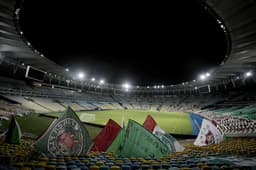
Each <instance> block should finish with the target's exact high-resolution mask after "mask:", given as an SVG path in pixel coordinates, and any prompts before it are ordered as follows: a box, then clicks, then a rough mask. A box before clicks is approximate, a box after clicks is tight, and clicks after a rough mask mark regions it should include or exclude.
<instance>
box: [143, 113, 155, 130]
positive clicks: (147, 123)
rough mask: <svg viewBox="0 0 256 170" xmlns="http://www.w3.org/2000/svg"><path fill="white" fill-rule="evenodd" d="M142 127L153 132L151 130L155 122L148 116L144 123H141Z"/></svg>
mask: <svg viewBox="0 0 256 170" xmlns="http://www.w3.org/2000/svg"><path fill="white" fill-rule="evenodd" d="M143 126H144V128H145V129H147V130H149V131H150V132H153V129H154V128H155V126H156V121H155V120H154V119H153V118H152V117H151V116H150V115H148V116H147V118H146V120H145V122H144V123H143Z"/></svg>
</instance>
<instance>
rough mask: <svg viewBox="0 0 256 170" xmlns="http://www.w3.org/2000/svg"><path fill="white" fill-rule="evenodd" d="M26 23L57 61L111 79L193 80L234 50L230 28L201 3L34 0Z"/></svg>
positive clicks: (26, 31)
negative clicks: (226, 33) (221, 25)
mask: <svg viewBox="0 0 256 170" xmlns="http://www.w3.org/2000/svg"><path fill="white" fill-rule="evenodd" d="M21 26H22V29H23V32H24V35H25V36H26V37H27V39H28V40H29V41H30V42H31V44H32V45H33V47H35V48H36V49H37V50H39V51H40V52H41V53H43V54H44V55H45V56H46V57H48V58H49V59H51V60H53V61H55V62H56V63H58V64H60V65H63V66H64V67H68V68H69V69H70V70H71V71H73V72H77V71H79V70H83V71H84V72H85V73H86V75H87V77H88V78H90V77H95V78H98V79H99V78H105V80H106V81H107V82H109V83H122V82H123V81H129V82H131V83H132V84H134V85H138V84H139V85H153V84H165V85H167V84H177V83H181V82H183V81H191V80H193V79H196V78H197V76H198V74H199V73H200V72H205V71H208V69H210V68H213V67H215V66H217V65H219V64H220V63H221V61H222V59H223V57H224V55H225V52H226V42H225V39H224V34H223V32H222V31H221V29H220V28H218V26H217V22H216V21H215V20H214V19H213V17H212V16H210V15H208V14H207V13H206V11H205V10H204V9H203V8H202V7H201V6H200V5H199V4H197V3H196V1H195V0H183V1H178V2H177V1H175V2H172V1H167V2H156V1H152V2H148V1H143V2H139V3H138V2H136V1H122V2H119V1H116V2H109V1H107V2H105V1H104V2H99V1H96V2H93V3H92V2H88V1H85V2H84V1H60V0H37V1H35V0H26V1H25V3H24V8H23V10H22V13H21Z"/></svg>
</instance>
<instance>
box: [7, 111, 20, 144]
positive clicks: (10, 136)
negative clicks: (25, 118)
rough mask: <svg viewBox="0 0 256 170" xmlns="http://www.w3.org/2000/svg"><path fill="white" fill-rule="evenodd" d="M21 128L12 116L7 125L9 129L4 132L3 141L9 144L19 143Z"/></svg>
mask: <svg viewBox="0 0 256 170" xmlns="http://www.w3.org/2000/svg"><path fill="white" fill-rule="evenodd" d="M21 136H22V134H21V129H20V126H19V124H18V122H17V121H16V119H15V117H14V116H12V120H11V123H10V126H9V129H8V131H7V133H6V137H5V142H6V143H10V144H19V143H20V138H21Z"/></svg>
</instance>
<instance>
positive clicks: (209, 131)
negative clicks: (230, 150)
mask: <svg viewBox="0 0 256 170" xmlns="http://www.w3.org/2000/svg"><path fill="white" fill-rule="evenodd" d="M222 140H223V135H222V133H221V131H220V130H219V129H218V128H217V127H216V126H215V125H214V124H213V123H212V122H211V121H209V120H206V119H203V122H202V125H201V129H200V132H199V134H198V136H197V138H196V140H195V142H194V145H196V146H205V145H209V144H218V143H220V142H221V141H222Z"/></svg>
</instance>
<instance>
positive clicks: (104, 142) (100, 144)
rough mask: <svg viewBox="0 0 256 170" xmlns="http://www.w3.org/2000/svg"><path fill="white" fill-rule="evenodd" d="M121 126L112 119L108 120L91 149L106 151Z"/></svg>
mask: <svg viewBox="0 0 256 170" xmlns="http://www.w3.org/2000/svg"><path fill="white" fill-rule="evenodd" d="M120 129H121V127H120V126H119V124H117V123H116V122H115V121H113V120H112V119H109V120H108V123H107V124H106V126H105V127H104V128H103V129H102V130H101V132H100V133H99V134H98V135H97V136H96V137H95V138H94V139H93V142H94V144H93V147H92V149H91V151H99V152H105V151H106V150H107V148H108V147H109V145H111V143H112V142H113V140H114V139H115V138H116V136H117V134H118V132H119V131H120Z"/></svg>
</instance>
